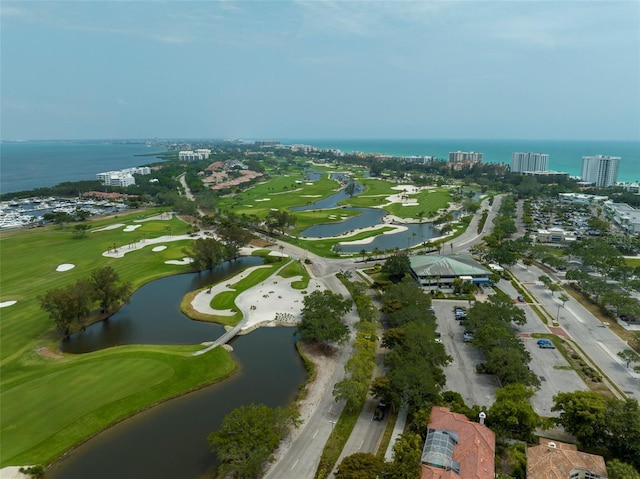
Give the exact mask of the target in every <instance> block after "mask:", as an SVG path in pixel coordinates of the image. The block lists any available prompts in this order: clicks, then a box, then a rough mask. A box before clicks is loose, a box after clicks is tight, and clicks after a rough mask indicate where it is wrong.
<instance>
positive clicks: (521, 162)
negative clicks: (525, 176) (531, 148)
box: [511, 153, 549, 173]
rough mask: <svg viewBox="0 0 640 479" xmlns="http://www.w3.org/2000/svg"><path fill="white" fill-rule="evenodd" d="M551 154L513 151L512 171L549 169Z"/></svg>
mask: <svg viewBox="0 0 640 479" xmlns="http://www.w3.org/2000/svg"><path fill="white" fill-rule="evenodd" d="M548 162H549V155H547V154H545V153H512V154H511V172H512V173H523V172H525V171H547V163H548Z"/></svg>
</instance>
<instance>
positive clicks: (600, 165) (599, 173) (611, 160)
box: [582, 155, 620, 188]
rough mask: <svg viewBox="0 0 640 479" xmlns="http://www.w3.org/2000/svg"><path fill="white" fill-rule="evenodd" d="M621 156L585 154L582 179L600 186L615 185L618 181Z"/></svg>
mask: <svg viewBox="0 0 640 479" xmlns="http://www.w3.org/2000/svg"><path fill="white" fill-rule="evenodd" d="M619 165H620V157H619V156H603V155H596V156H583V157H582V181H586V182H588V183H593V184H595V185H596V186H598V187H600V188H606V187H607V186H614V185H615V184H616V181H618V166H619Z"/></svg>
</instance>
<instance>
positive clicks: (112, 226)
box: [93, 223, 126, 233]
mask: <svg viewBox="0 0 640 479" xmlns="http://www.w3.org/2000/svg"><path fill="white" fill-rule="evenodd" d="M123 226H126V225H125V224H124V223H116V224H113V225H109V226H105V227H104V228H98V229H97V230H93V232H94V233H96V232H98V231H109V230H115V229H117V228H122V227H123Z"/></svg>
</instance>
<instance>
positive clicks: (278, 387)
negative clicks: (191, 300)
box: [46, 257, 305, 479]
mask: <svg viewBox="0 0 640 479" xmlns="http://www.w3.org/2000/svg"><path fill="white" fill-rule="evenodd" d="M261 263H262V259H261V258H257V257H246V258H241V259H239V260H237V261H233V262H228V263H226V264H225V265H223V266H221V267H219V268H217V269H215V270H214V271H212V272H208V273H202V274H198V273H190V274H181V275H177V276H172V277H168V278H163V279H159V280H157V281H153V282H151V283H149V284H146V285H145V286H143V287H142V288H140V289H139V290H138V291H137V292H136V293H135V294H134V295H133V296H132V297H131V301H130V304H128V305H126V306H125V307H124V308H122V310H121V311H120V312H119V313H118V314H116V315H114V316H113V317H112V318H111V319H109V321H107V322H104V323H99V324H95V325H92V326H90V327H88V328H87V329H86V330H85V331H83V332H82V333H79V334H77V335H74V337H72V338H71V340H69V341H67V342H65V343H64V349H65V351H67V352H71V351H73V352H87V351H94V350H97V349H101V348H106V347H110V346H115V345H118V344H135V343H137V344H197V343H201V342H203V341H211V340H214V339H216V338H217V337H218V336H219V335H220V334H222V332H223V331H224V329H223V328H222V327H221V326H219V325H216V324H210V323H202V322H197V321H192V320H190V319H188V318H187V317H186V316H184V315H183V314H182V313H181V312H180V301H181V299H182V297H183V295H184V294H185V293H187V292H189V291H193V290H194V289H198V288H202V287H204V286H207V285H209V284H212V283H213V282H217V281H221V280H224V279H225V278H227V277H229V276H230V275H232V274H235V273H237V272H239V271H240V270H241V269H243V268H246V267H248V266H253V265H256V264H261ZM293 332H294V330H293V329H292V328H285V327H280V328H260V329H258V330H256V331H253V332H251V333H250V334H248V335H245V336H238V337H236V338H235V339H234V340H233V342H232V343H231V344H232V346H233V348H234V353H233V356H234V358H235V359H236V360H237V361H238V363H239V369H238V372H237V373H236V374H234V375H233V376H232V377H231V378H229V379H226V380H224V381H222V382H220V383H218V384H214V385H212V386H208V387H206V388H203V389H201V390H198V391H195V392H191V393H189V394H186V395H184V396H182V397H179V398H176V399H172V400H170V401H167V402H164V403H162V404H160V405H157V406H155V407H153V408H151V409H149V410H147V411H145V412H142V413H140V414H137V415H135V416H134V417H132V418H130V419H128V420H126V421H123V422H121V423H119V424H117V425H115V426H113V427H111V428H109V429H107V430H106V431H104V432H102V433H100V434H98V435H97V436H95V437H94V438H92V439H90V440H89V441H87V442H86V443H84V444H82V445H81V446H79V447H78V448H76V449H74V450H72V451H70V452H69V453H67V454H66V455H65V456H64V457H63V458H62V459H61V460H60V461H58V462H57V463H55V464H54V465H52V466H51V468H50V469H49V470H48V471H47V473H46V478H47V479H74V478H78V479H80V478H82V479H85V478H88V477H90V478H92V479H101V478H105V479H107V478H109V479H111V478H114V477H119V478H129V477H131V478H133V477H136V478H137V477H153V478H158V479H162V478H167V479H174V478H181V479H198V478H201V477H211V472H212V470H213V469H214V468H215V465H216V458H215V455H214V454H213V453H211V451H210V449H209V445H208V443H207V436H208V435H209V433H211V432H212V431H214V430H216V429H217V428H218V427H219V425H220V422H221V420H222V418H223V417H224V415H225V414H227V413H229V412H230V411H231V410H232V409H234V408H236V407H238V406H241V405H245V404H250V403H252V402H253V403H263V404H266V405H268V406H272V407H275V406H286V405H287V404H289V403H290V402H291V401H292V400H293V399H294V398H295V396H296V394H297V392H298V388H299V385H300V384H301V383H303V382H304V380H305V371H304V367H303V364H302V360H301V359H300V356H299V355H298V353H297V351H296V349H295V339H296V338H295V337H294V334H293Z"/></svg>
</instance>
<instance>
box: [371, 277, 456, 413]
mask: <svg viewBox="0 0 640 479" xmlns="http://www.w3.org/2000/svg"><path fill="white" fill-rule="evenodd" d="M382 312H384V313H385V314H386V315H387V321H388V323H389V329H388V330H387V331H386V332H385V333H384V336H383V340H382V344H383V346H385V347H387V348H389V349H390V352H389V353H388V354H387V355H386V357H385V365H386V366H387V368H388V372H387V374H386V376H384V377H380V378H377V379H376V380H374V382H373V385H372V387H371V390H372V392H373V394H374V395H375V396H376V397H378V398H380V399H381V400H383V401H384V402H386V403H387V404H392V405H393V406H394V407H399V406H400V405H401V404H404V405H406V406H407V407H408V408H409V410H410V411H414V410H416V409H417V408H419V407H420V406H421V405H422V404H424V403H425V402H436V401H437V399H438V397H439V393H440V391H441V388H442V387H443V386H444V384H445V382H446V378H445V375H444V371H443V369H442V368H443V367H444V366H446V365H447V364H448V363H449V362H450V361H451V357H450V356H448V355H447V353H446V351H445V349H444V346H443V345H442V344H441V343H439V342H437V341H436V321H435V316H434V315H433V313H432V312H431V298H430V297H429V296H428V295H425V294H424V292H423V291H422V289H421V288H420V287H419V286H418V285H417V284H416V282H415V281H414V280H413V279H412V278H410V277H409V276H407V277H405V279H403V280H402V281H401V282H399V283H395V284H391V285H388V286H387V287H386V289H385V290H384V292H383V295H382Z"/></svg>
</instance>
